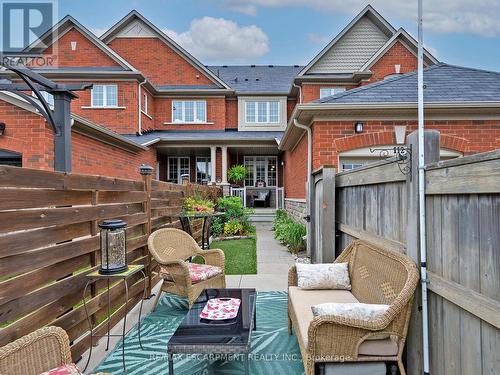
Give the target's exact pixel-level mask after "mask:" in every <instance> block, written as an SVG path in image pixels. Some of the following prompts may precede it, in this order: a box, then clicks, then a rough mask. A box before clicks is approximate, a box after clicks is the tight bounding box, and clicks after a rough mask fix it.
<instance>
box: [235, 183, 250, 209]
mask: <svg viewBox="0 0 500 375" xmlns="http://www.w3.org/2000/svg"><path fill="white" fill-rule="evenodd" d="M231 195H232V196H233V197H240V198H241V201H242V202H243V206H244V207H246V206H247V188H246V187H242V188H234V187H231Z"/></svg>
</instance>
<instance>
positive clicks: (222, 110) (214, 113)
mask: <svg viewBox="0 0 500 375" xmlns="http://www.w3.org/2000/svg"><path fill="white" fill-rule="evenodd" d="M191 99H192V100H197V99H193V98H191ZM172 100H174V99H171V98H157V99H156V102H155V114H154V119H155V124H156V125H155V126H156V129H161V130H167V129H169V130H223V129H225V127H226V101H225V99H224V98H207V99H206V101H207V122H209V124H167V125H165V124H164V123H165V122H172ZM182 100H184V98H183V99H182ZM185 100H190V98H185ZM212 123H213V124H212Z"/></svg>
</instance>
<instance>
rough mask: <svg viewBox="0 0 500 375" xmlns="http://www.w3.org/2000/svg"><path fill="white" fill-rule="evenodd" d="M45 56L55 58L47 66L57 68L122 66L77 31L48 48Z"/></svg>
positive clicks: (62, 37)
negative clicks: (74, 43) (72, 48)
mask: <svg viewBox="0 0 500 375" xmlns="http://www.w3.org/2000/svg"><path fill="white" fill-rule="evenodd" d="M72 41H75V42H76V50H75V51H73V50H71V42H72ZM44 55H45V56H50V57H52V58H53V63H52V64H50V63H47V65H51V66H55V67H57V66H59V67H68V66H73V67H82V66H85V67H87V66H94V67H95V66H120V64H118V63H117V62H116V61H115V60H113V59H112V58H111V57H109V56H108V55H107V54H106V53H105V52H103V51H102V50H101V49H100V48H99V47H97V46H96V45H95V44H94V43H93V42H91V41H90V40H89V39H87V37H85V36H84V35H83V34H82V33H80V32H79V31H78V30H76V29H71V30H70V31H68V32H67V33H66V34H64V35H63V36H61V38H59V39H58V40H57V41H56V42H55V43H54V44H53V45H51V46H49V47H48V48H47V50H46V51H45V52H44ZM37 61H40V60H37Z"/></svg>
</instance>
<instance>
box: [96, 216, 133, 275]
mask: <svg viewBox="0 0 500 375" xmlns="http://www.w3.org/2000/svg"><path fill="white" fill-rule="evenodd" d="M126 226H127V223H125V222H124V221H123V220H104V221H103V222H102V223H101V224H99V228H101V267H100V269H99V273H100V274H102V275H111V274H115V273H120V272H123V271H126V270H127V268H128V267H127V246H126V243H127V238H126V236H125V227H126Z"/></svg>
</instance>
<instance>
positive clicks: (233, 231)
mask: <svg viewBox="0 0 500 375" xmlns="http://www.w3.org/2000/svg"><path fill="white" fill-rule="evenodd" d="M224 234H225V235H226V236H237V235H241V234H243V225H242V224H241V223H240V222H239V221H238V220H229V221H228V222H227V223H226V224H224Z"/></svg>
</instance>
